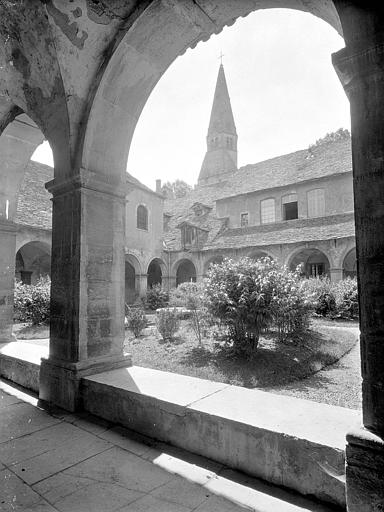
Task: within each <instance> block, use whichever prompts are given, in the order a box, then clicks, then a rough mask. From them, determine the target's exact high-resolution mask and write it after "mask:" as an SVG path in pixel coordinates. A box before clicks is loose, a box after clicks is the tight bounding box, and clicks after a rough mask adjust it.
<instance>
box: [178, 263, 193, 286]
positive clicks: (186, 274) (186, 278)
mask: <svg viewBox="0 0 384 512" xmlns="http://www.w3.org/2000/svg"><path fill="white" fill-rule="evenodd" d="M175 268H176V286H179V284H182V283H190V282H193V283H195V282H196V276H197V274H196V267H195V265H194V264H193V262H192V261H191V260H188V259H187V258H184V259H182V260H180V261H179V262H178V263H176V265H175Z"/></svg>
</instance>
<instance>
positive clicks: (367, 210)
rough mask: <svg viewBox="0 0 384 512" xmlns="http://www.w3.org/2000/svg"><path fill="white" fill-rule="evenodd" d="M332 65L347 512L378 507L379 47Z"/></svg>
mask: <svg viewBox="0 0 384 512" xmlns="http://www.w3.org/2000/svg"><path fill="white" fill-rule="evenodd" d="M333 63H334V65H335V68H336V71H337V73H338V75H339V77H340V79H341V81H342V83H343V85H344V88H345V90H346V93H347V95H348V97H349V100H350V105H351V121H352V160H353V183H354V199H355V221H356V249H357V266H358V285H359V297H360V330H361V336H360V343H361V359H362V377H363V424H364V428H363V429H362V430H360V431H357V432H353V433H352V434H350V435H349V436H348V438H347V439H348V446H347V503H348V511H349V512H373V511H378V510H381V508H382V507H383V504H384V485H383V471H384V442H383V438H384V229H383V226H384V44H376V45H375V46H373V47H372V48H368V49H366V50H362V49H361V47H360V51H359V52H357V53H353V52H351V51H350V50H349V49H348V47H347V48H345V49H343V50H341V51H339V52H337V53H336V54H334V55H333Z"/></svg>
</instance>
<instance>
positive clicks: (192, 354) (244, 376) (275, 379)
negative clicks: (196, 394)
mask: <svg viewBox="0 0 384 512" xmlns="http://www.w3.org/2000/svg"><path fill="white" fill-rule="evenodd" d="M150 318H151V320H152V321H154V315H151V317H150ZM350 327H357V322H350V321H348V322H342V321H337V322H336V321H332V320H327V319H314V320H312V324H311V329H310V330H309V331H308V332H307V333H306V335H305V337H304V338H303V339H302V340H301V341H300V342H298V343H289V342H286V343H281V342H279V341H278V340H277V339H276V337H275V336H274V335H272V334H269V335H265V336H263V337H262V338H261V339H260V343H259V347H258V351H257V355H256V357H255V358H254V359H253V360H252V361H247V360H245V359H243V358H241V357H238V356H237V357H235V356H233V355H230V354H229V353H228V350H227V348H226V346H225V343H224V342H223V341H217V340H215V339H213V338H207V339H204V341H203V345H202V346H201V347H199V346H198V342H197V340H196V338H195V336H194V334H193V332H192V330H191V329H190V328H189V326H188V321H186V320H183V321H182V322H181V328H180V330H179V331H178V333H177V334H176V337H175V339H174V340H172V341H169V342H164V341H163V340H162V338H161V336H160V334H159V333H158V331H157V329H156V327H155V325H152V326H150V327H148V328H147V329H145V330H144V331H143V335H141V336H140V337H139V338H134V336H133V335H132V334H131V333H130V332H129V331H128V330H127V331H126V340H125V349H126V351H127V352H130V353H131V354H132V356H133V361H134V364H135V365H137V366H144V367H147V368H155V369H157V370H164V371H169V372H174V373H180V374H183V375H190V376H192V377H200V378H202V379H207V380H213V381H217V382H225V383H228V384H233V385H236V386H244V387H247V388H256V387H257V388H263V387H266V388H269V389H271V388H273V387H274V386H276V387H279V386H282V385H284V384H288V383H290V382H293V381H296V380H299V379H303V378H305V377H308V376H310V375H312V374H314V373H316V372H318V371H320V370H322V369H323V368H325V367H327V366H329V365H331V364H333V363H335V362H336V361H338V360H339V359H340V358H341V357H342V356H343V355H344V354H346V353H347V352H349V351H350V350H351V349H352V348H353V346H354V345H355V344H356V342H357V338H356V335H355V334H354V333H353V332H351V330H350V329H349V328H350ZM14 333H15V334H16V336H17V338H18V339H20V340H23V339H27V340H39V339H42V338H48V337H49V328H48V326H29V325H27V324H15V325H14Z"/></svg>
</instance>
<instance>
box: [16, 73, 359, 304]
mask: <svg viewBox="0 0 384 512" xmlns="http://www.w3.org/2000/svg"><path fill="white" fill-rule="evenodd" d="M350 146H351V141H350V137H349V134H348V133H347V132H346V131H340V132H339V133H337V134H336V135H335V136H334V137H325V138H324V139H323V140H320V141H318V142H317V144H315V145H313V146H311V147H310V148H308V149H305V150H301V151H296V152H294V153H290V154H288V155H283V156H279V157H276V158H272V159H269V160H266V161H263V162H259V163H257V164H254V165H246V166H244V167H241V168H239V169H238V168H237V131H236V126H235V121H234V116H233V112H232V108H231V102H230V97H229V93H228V87H227V83H226V78H225V73H224V68H223V65H221V66H220V68H219V73H218V77H217V83H216V88H215V93H214V99H213V105H212V111H211V117H210V122H209V128H208V134H207V152H206V155H205V157H204V160H203V163H202V167H201V171H200V175H199V180H198V184H197V186H196V187H195V188H194V190H192V191H191V192H189V193H188V194H187V195H186V196H184V197H181V198H177V199H165V198H164V197H163V195H162V194H161V184H160V183H159V182H157V184H156V185H157V190H156V191H153V190H152V189H150V188H148V187H146V186H145V185H143V184H142V183H141V182H140V181H139V180H137V179H136V178H134V177H133V176H131V175H129V174H127V180H126V216H125V233H126V241H125V254H126V262H125V290H126V291H125V299H126V302H127V303H133V302H135V301H137V300H138V298H139V297H140V296H142V295H144V294H145V292H146V290H147V287H148V286H152V285H153V284H156V283H161V284H162V286H163V287H165V288H167V289H169V288H171V287H174V286H176V285H178V284H180V283H182V282H184V281H190V280H192V281H195V280H200V279H202V278H203V277H204V275H205V274H206V273H207V270H208V268H209V265H210V264H211V263H212V262H217V261H221V260H222V259H223V258H224V257H231V258H239V257H241V256H249V257H251V258H258V257H262V256H269V257H271V258H273V259H274V260H276V261H277V262H278V263H280V264H282V265H287V266H288V267H290V268H291V269H295V268H296V267H297V266H298V265H300V266H301V269H302V273H303V275H305V276H307V277H309V276H313V277H319V276H325V275H326V276H328V277H330V279H331V280H339V279H342V278H343V277H345V276H354V275H356V251H355V231H354V217H353V190H352V161H351V147H350ZM52 177H53V170H52V169H50V168H49V167H47V166H43V165H40V164H37V163H36V162H30V163H29V165H28V168H27V172H26V174H25V178H24V181H23V183H22V187H21V191H20V196H19V200H18V207H17V216H16V221H17V222H18V224H19V233H20V236H21V233H22V232H24V233H25V232H28V233H29V235H30V238H31V240H28V243H26V245H23V246H20V247H18V253H17V261H16V275H17V276H19V277H21V278H22V279H23V280H24V281H25V282H31V281H32V282H33V281H34V280H35V279H36V277H37V276H38V275H40V274H43V273H45V272H47V271H48V269H49V266H47V261H48V259H47V256H49V254H50V248H49V244H47V241H46V239H44V237H43V239H42V233H41V232H40V231H41V230H43V231H44V235H45V236H46V237H48V236H49V229H50V215H51V207H50V201H49V194H48V192H46V191H45V189H44V183H45V182H46V181H49V180H50V179H52ZM39 230H40V231H39ZM32 239H33V240H32ZM31 244H32V245H31ZM44 244H45V245H44ZM44 258H45V259H44ZM39 265H40V266H39Z"/></svg>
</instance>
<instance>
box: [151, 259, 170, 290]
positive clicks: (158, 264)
mask: <svg viewBox="0 0 384 512" xmlns="http://www.w3.org/2000/svg"><path fill="white" fill-rule="evenodd" d="M165 273H166V266H165V263H164V261H163V260H162V259H161V258H154V259H153V260H152V261H151V262H150V263H149V265H148V270H147V287H148V288H152V286H154V285H156V284H160V285H162V284H163V278H164V276H165Z"/></svg>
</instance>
